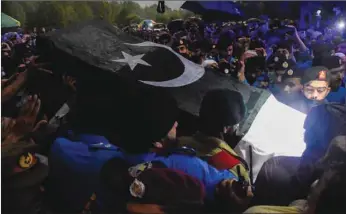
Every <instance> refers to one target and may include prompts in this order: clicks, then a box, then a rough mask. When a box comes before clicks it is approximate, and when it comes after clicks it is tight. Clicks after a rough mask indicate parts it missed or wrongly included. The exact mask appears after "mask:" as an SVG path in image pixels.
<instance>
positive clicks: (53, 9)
mask: <svg viewBox="0 0 346 214" xmlns="http://www.w3.org/2000/svg"><path fill="white" fill-rule="evenodd" d="M1 5H2V12H4V13H6V14H8V15H9V16H12V17H13V18H15V19H17V20H18V21H20V22H21V23H22V26H24V27H28V28H32V27H53V28H61V27H65V26H67V25H69V24H71V23H74V22H79V21H84V20H89V19H93V18H100V19H104V20H106V21H108V22H110V23H112V24H117V25H119V26H125V25H129V24H133V23H139V22H140V21H141V20H144V19H152V20H155V21H156V22H162V23H168V22H169V21H170V20H173V19H178V18H187V17H189V16H192V15H193V14H192V13H190V12H188V11H184V10H180V9H179V10H172V9H171V8H169V7H167V6H166V11H165V13H164V14H159V13H157V11H156V8H157V5H152V6H148V7H144V8H142V7H141V6H140V5H139V4H138V3H136V2H132V1H121V2H120V1H119V2H114V1H70V2H68V1H41V2H40V1H11V2H10V1H6V2H1Z"/></svg>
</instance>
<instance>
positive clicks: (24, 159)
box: [18, 152, 37, 169]
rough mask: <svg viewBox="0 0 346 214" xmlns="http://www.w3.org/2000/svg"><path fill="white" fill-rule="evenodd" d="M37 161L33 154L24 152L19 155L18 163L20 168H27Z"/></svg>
mask: <svg viewBox="0 0 346 214" xmlns="http://www.w3.org/2000/svg"><path fill="white" fill-rule="evenodd" d="M36 163H37V158H36V156H35V155H34V154H31V153H29V152H28V153H26V154H23V155H21V156H20V157H19V161H18V165H19V167H20V168H22V169H29V168H31V167H33V166H34V165H35V164H36Z"/></svg>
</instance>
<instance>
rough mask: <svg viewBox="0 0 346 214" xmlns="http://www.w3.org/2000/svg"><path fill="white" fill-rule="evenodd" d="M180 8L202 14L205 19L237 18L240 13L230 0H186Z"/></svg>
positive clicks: (222, 19) (240, 15)
mask: <svg viewBox="0 0 346 214" xmlns="http://www.w3.org/2000/svg"><path fill="white" fill-rule="evenodd" d="M181 8H183V9H185V10H189V11H191V12H194V13H196V14H200V15H202V16H203V19H204V20H207V21H215V20H218V21H224V20H232V19H239V18H240V17H242V13H241V11H240V10H239V8H238V6H237V4H236V3H234V2H232V1H186V2H185V3H184V4H183V5H182V6H181Z"/></svg>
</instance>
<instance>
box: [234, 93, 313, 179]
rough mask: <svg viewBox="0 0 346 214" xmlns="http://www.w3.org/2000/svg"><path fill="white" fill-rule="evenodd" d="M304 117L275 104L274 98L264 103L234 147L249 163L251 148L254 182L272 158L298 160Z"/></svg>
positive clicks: (301, 145)
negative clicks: (289, 157) (283, 157)
mask: <svg viewBox="0 0 346 214" xmlns="http://www.w3.org/2000/svg"><path fill="white" fill-rule="evenodd" d="M305 117H306V115H305V114H303V113H301V112H299V111H297V110H295V109H293V108H291V107H289V106H287V105H285V104H283V103H281V102H279V101H277V100H276V98H275V97H274V96H273V95H271V96H270V97H269V98H268V99H267V101H266V102H265V103H264V104H263V106H262V107H261V109H260V111H259V112H258V114H257V116H256V118H255V120H254V121H253V123H252V125H251V127H250V129H249V131H248V132H247V133H246V135H245V136H244V137H243V139H242V140H241V142H240V143H239V144H238V145H237V146H236V148H235V151H236V152H237V153H238V154H239V155H240V156H241V157H242V158H243V159H245V160H246V161H247V162H248V163H250V157H249V146H250V145H251V146H252V150H253V151H252V156H253V161H252V164H253V168H252V170H253V179H254V181H255V179H256V177H257V174H258V172H259V171H260V169H261V167H262V165H263V163H264V162H266V161H267V160H268V159H270V158H271V157H274V156H293V157H300V156H301V155H302V154H303V152H304V150H305V143H304V131H305V130H304V128H303V125H304V121H305Z"/></svg>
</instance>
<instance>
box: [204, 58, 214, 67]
mask: <svg viewBox="0 0 346 214" xmlns="http://www.w3.org/2000/svg"><path fill="white" fill-rule="evenodd" d="M214 63H216V64H217V62H216V61H215V60H213V59H206V60H204V61H203V63H202V66H203V67H207V66H209V65H212V64H214Z"/></svg>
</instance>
